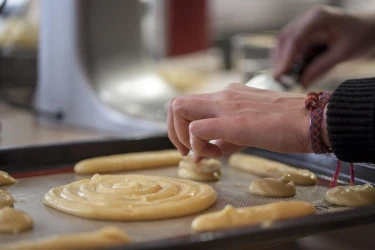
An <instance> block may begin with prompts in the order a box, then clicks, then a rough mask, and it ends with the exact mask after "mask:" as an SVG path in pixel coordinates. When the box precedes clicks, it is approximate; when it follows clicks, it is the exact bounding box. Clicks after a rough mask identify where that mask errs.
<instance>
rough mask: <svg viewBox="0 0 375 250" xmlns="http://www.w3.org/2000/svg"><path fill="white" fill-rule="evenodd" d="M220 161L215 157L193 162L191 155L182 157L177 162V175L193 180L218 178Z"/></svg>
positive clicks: (215, 179) (213, 179)
mask: <svg viewBox="0 0 375 250" xmlns="http://www.w3.org/2000/svg"><path fill="white" fill-rule="evenodd" d="M221 165H222V163H221V162H220V161H218V160H215V159H203V160H201V161H200V162H194V159H193V158H191V157H184V159H182V160H181V161H180V163H179V165H178V166H179V169H178V177H181V178H184V179H190V180H194V181H218V180H220V174H221V170H220V168H221Z"/></svg>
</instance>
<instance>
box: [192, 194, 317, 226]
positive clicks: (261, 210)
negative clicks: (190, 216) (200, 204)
mask: <svg viewBox="0 0 375 250" xmlns="http://www.w3.org/2000/svg"><path fill="white" fill-rule="evenodd" d="M314 213H315V207H314V206H313V205H312V204H310V203H307V202H302V201H282V202H275V203H270V204H267V205H261V206H253V207H242V208H233V207H232V206H230V205H227V206H226V207H225V208H224V209H223V210H221V211H218V212H212V213H207V214H203V215H200V216H198V217H197V218H195V219H194V220H193V222H192V223H191V227H192V229H193V230H194V231H196V232H205V231H214V230H219V229H225V228H234V227H240V226H246V225H255V224H260V223H264V222H268V223H269V222H270V221H275V220H284V219H291V218H297V217H302V216H307V215H312V214H314Z"/></svg>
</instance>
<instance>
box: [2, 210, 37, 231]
mask: <svg viewBox="0 0 375 250" xmlns="http://www.w3.org/2000/svg"><path fill="white" fill-rule="evenodd" d="M32 226H33V220H32V219H31V217H30V216H29V215H28V214H26V213H25V212H22V211H20V210H17V209H14V208H11V207H4V208H2V209H0V233H19V232H22V231H25V230H28V229H30V228H32Z"/></svg>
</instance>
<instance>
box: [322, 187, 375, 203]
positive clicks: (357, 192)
mask: <svg viewBox="0 0 375 250" xmlns="http://www.w3.org/2000/svg"><path fill="white" fill-rule="evenodd" d="M325 199H326V201H327V202H329V203H331V204H335V205H338V206H346V207H359V206H366V205H373V204H375V188H374V187H373V186H371V185H370V184H368V183H366V184H364V185H362V186H361V185H355V186H338V187H334V188H331V189H329V190H328V191H327V192H326V195H325Z"/></svg>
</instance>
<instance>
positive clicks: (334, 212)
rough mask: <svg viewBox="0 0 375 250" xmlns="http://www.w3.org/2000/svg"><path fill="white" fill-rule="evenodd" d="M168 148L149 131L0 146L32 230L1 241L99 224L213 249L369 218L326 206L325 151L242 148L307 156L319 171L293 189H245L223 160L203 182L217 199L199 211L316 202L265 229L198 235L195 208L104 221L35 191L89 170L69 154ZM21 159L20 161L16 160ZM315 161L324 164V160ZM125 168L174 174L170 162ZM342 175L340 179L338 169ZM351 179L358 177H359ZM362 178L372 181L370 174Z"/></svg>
mask: <svg viewBox="0 0 375 250" xmlns="http://www.w3.org/2000/svg"><path fill="white" fill-rule="evenodd" d="M170 147H171V145H170V143H169V141H168V140H167V138H166V137H157V138H149V139H144V140H142V139H141V140H109V141H94V142H86V143H73V144H62V145H51V146H39V147H34V148H32V147H30V148H29V147H28V148H18V149H6V150H3V151H0V159H2V163H1V166H0V169H2V170H6V171H8V172H11V173H13V174H14V175H15V176H18V177H23V178H19V183H18V184H16V185H11V186H5V187H1V188H3V189H6V190H8V191H9V192H10V193H11V194H12V195H13V196H14V198H15V200H16V202H15V207H16V208H18V209H21V210H24V211H27V212H28V213H29V214H30V215H31V216H32V217H33V219H34V228H33V230H31V231H28V232H24V233H21V234H18V235H4V234H2V235H1V234H0V242H1V243H2V244H5V243H11V242H16V241H19V240H30V239H37V238H40V237H44V236H48V235H51V234H66V233H75V232H83V231H93V230H96V229H98V228H101V227H103V226H107V225H115V226H118V227H120V228H123V229H124V230H125V231H126V232H127V233H128V234H129V236H130V238H131V239H132V240H133V244H131V245H128V246H123V247H118V248H116V249H191V248H192V247H194V248H198V249H207V248H209V247H213V248H215V247H219V246H220V248H228V249H233V248H235V247H240V248H243V247H245V246H246V247H254V246H262V245H268V244H271V243H273V242H281V241H285V240H288V239H292V238H298V237H302V236H306V235H309V234H313V233H316V232H321V231H324V230H330V229H335V228H342V227H348V226H355V225H358V224H360V223H362V222H367V223H370V222H374V221H375V210H374V208H373V207H364V208H358V209H348V208H341V207H337V206H332V205H329V204H328V203H326V202H325V201H324V198H323V197H324V193H325V192H326V190H327V184H328V181H327V179H328V175H326V176H325V175H322V173H324V172H325V171H326V172H327V171H329V170H330V169H332V170H333V167H331V161H332V160H334V159H333V158H331V157H327V156H325V157H324V159H325V160H322V161H320V165H319V164H315V163H314V159H310V160H308V161H306V159H305V157H309V156H306V155H279V154H274V153H270V152H266V151H262V150H256V149H249V150H247V152H248V153H253V154H257V155H262V156H265V157H268V158H273V159H276V158H279V160H281V161H284V162H285V161H292V162H293V163H294V164H292V165H295V166H299V167H308V165H309V164H312V163H313V164H312V165H313V166H314V167H312V166H310V169H311V168H315V172H317V173H318V174H320V177H321V178H320V181H319V184H318V185H316V186H312V187H311V186H310V187H301V186H298V187H297V194H296V196H295V197H292V198H288V199H280V198H265V197H259V196H255V195H252V194H250V193H249V192H248V185H249V183H250V182H251V181H252V180H255V179H257V177H255V176H252V175H249V174H246V173H243V172H241V171H238V170H236V169H231V168H229V167H227V166H224V167H223V176H222V179H221V180H220V181H219V182H211V183H208V184H210V185H212V186H213V187H214V188H215V189H216V190H217V192H218V201H217V203H216V204H215V205H214V206H212V207H211V208H209V209H207V210H206V211H203V212H201V213H200V214H203V213H207V212H211V211H216V210H220V209H222V208H223V207H224V206H225V205H226V204H232V205H233V206H235V207H243V206H253V205H260V204H267V203H270V202H275V201H279V200H300V201H308V202H312V203H313V204H314V205H315V207H316V208H317V214H318V215H314V216H309V217H304V218H299V219H293V220H287V221H280V222H277V223H274V224H273V225H271V226H270V227H268V228H262V227H260V226H250V227H243V228H238V229H230V230H221V231H217V232H208V233H199V234H198V233H193V232H192V231H191V229H190V224H191V222H192V220H193V219H194V218H195V217H196V216H197V215H199V214H195V215H191V216H186V217H182V218H174V219H167V220H157V221H144V222H112V221H111V222H108V221H95V220H87V219H83V218H79V217H75V216H71V215H68V214H64V213H62V212H59V211H57V210H55V209H52V208H49V207H47V206H45V205H44V204H43V196H44V194H45V193H46V192H47V191H48V190H50V189H51V188H53V187H56V186H60V185H64V184H66V183H70V182H72V181H76V180H80V179H84V178H90V177H91V176H88V175H86V176H85V175H75V174H74V173H72V172H71V169H72V166H73V165H74V163H75V162H76V161H77V160H80V159H83V158H87V157H93V156H97V155H107V154H114V153H120V152H132V151H145V150H157V149H165V148H170ZM111 149H112V150H111ZM301 157H302V158H301ZM320 157H321V156H320ZM56 158H58V160H57V159H56ZM22 159H24V160H25V159H27V160H26V161H23V160H22ZM222 161H223V162H224V163H226V158H223V159H222ZM322 162H323V163H325V164H326V163H327V162H328V163H330V164H329V166H327V165H326V166H324V164H322ZM303 163H305V165H304V164H303ZM332 163H334V161H333V162H332ZM290 164H291V163H290ZM357 168H358V167H357ZM357 171H358V169H357ZM359 172H361V171H359ZM127 173H137V174H145V175H160V176H170V177H177V167H168V168H158V169H150V170H138V171H131V172H127ZM342 177H343V180H344V181H345V174H344V175H343V176H342ZM359 181H360V182H361V181H366V180H363V179H360V180H359ZM367 181H368V182H371V183H373V182H372V181H371V180H367Z"/></svg>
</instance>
